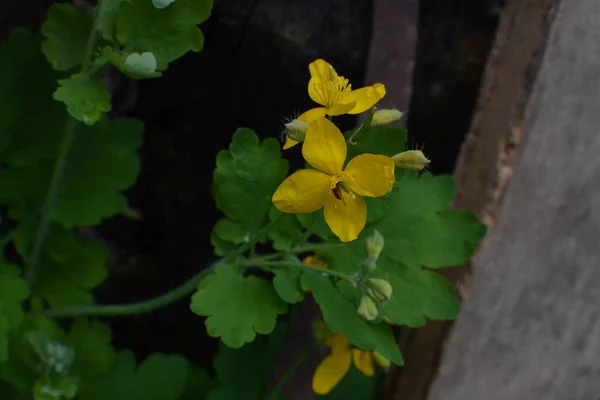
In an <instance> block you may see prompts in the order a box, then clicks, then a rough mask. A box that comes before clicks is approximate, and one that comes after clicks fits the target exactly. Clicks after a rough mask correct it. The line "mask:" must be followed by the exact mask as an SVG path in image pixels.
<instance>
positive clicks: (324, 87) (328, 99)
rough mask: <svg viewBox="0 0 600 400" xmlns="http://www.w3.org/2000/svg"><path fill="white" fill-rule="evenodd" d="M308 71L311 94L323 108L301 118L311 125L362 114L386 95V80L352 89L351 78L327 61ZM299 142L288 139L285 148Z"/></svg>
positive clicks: (314, 63) (309, 92)
mask: <svg viewBox="0 0 600 400" xmlns="http://www.w3.org/2000/svg"><path fill="white" fill-rule="evenodd" d="M308 70H309V71H310V81H309V82H308V95H309V96H310V98H311V99H312V100H313V101H314V102H315V103H318V104H320V105H322V106H323V107H317V108H313V109H311V110H308V111H306V112H305V113H303V114H302V115H300V116H299V117H298V119H299V120H301V121H304V122H306V123H307V124H310V123H311V122H312V121H313V120H314V119H316V118H320V117H324V116H325V115H331V116H336V115H342V114H360V113H362V112H365V111H367V110H368V109H370V108H371V107H373V106H374V105H375V104H377V102H378V101H379V100H381V99H382V98H383V97H384V96H385V86H384V85H383V84H382V83H376V84H374V85H373V86H366V87H364V88H360V89H356V90H352V85H351V84H350V82H349V81H348V79H346V78H344V77H343V76H340V75H338V74H337V72H336V71H335V69H334V68H333V67H332V66H331V65H330V64H329V63H328V62H327V61H325V60H322V59H318V60H316V61H314V62H312V63H310V65H309V66H308ZM297 143H298V142H297V141H294V140H292V139H289V138H287V139H286V141H285V145H284V146H283V148H284V149H289V148H290V147H292V146H294V145H296V144H297Z"/></svg>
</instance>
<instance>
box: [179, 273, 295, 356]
mask: <svg viewBox="0 0 600 400" xmlns="http://www.w3.org/2000/svg"><path fill="white" fill-rule="evenodd" d="M190 307H191V310H192V312H194V313H195V314H198V315H202V316H206V317H208V318H207V319H206V329H207V332H208V334H209V335H210V336H212V337H221V339H222V340H223V342H224V343H225V344H226V345H228V346H230V347H234V348H239V347H241V346H242V345H244V343H250V342H252V341H253V340H254V338H255V337H256V334H257V333H259V334H262V335H266V334H268V333H270V332H272V331H273V329H274V328H275V323H276V320H277V315H278V314H283V313H285V312H286V310H287V307H286V305H285V303H284V302H282V301H281V299H280V298H279V296H277V293H276V292H275V290H274V289H273V286H272V285H271V284H270V283H269V282H267V281H265V280H263V279H260V278H257V277H255V276H248V277H244V276H243V275H242V274H241V271H240V270H238V269H237V268H236V267H234V266H231V265H227V264H220V265H218V266H217V267H216V268H215V270H214V273H213V274H212V275H209V276H208V277H206V278H205V279H204V280H202V282H200V285H198V291H197V292H196V293H195V294H194V295H193V296H192V304H191V306H190Z"/></svg>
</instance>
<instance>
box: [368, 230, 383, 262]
mask: <svg viewBox="0 0 600 400" xmlns="http://www.w3.org/2000/svg"><path fill="white" fill-rule="evenodd" d="M384 244H385V240H384V239H383V235H382V234H381V233H379V231H378V230H374V231H373V233H372V234H371V235H370V236H369V237H367V240H366V247H367V256H369V258H374V259H375V260H377V259H378V258H379V255H380V254H381V251H382V250H383V245H384Z"/></svg>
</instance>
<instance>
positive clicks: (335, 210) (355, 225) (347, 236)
mask: <svg viewBox="0 0 600 400" xmlns="http://www.w3.org/2000/svg"><path fill="white" fill-rule="evenodd" d="M341 193H342V200H338V199H337V198H336V197H335V196H334V195H333V194H330V195H329V196H328V198H327V201H326V202H325V222H327V225H329V228H331V231H332V232H333V233H335V234H336V235H337V236H338V237H339V238H340V240H341V241H342V242H351V241H353V240H355V239H356V238H357V237H358V235H359V234H360V232H361V231H362V230H363V228H364V227H365V224H366V223H367V205H366V204H365V200H364V199H363V198H362V197H361V196H359V195H357V194H354V195H350V194H348V193H346V192H345V191H343V190H342V191H341Z"/></svg>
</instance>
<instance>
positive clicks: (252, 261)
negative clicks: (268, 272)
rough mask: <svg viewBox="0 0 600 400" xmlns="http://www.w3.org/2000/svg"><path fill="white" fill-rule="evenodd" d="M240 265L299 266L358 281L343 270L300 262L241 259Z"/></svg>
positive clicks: (247, 266)
mask: <svg viewBox="0 0 600 400" xmlns="http://www.w3.org/2000/svg"><path fill="white" fill-rule="evenodd" d="M238 265H239V266H240V267H246V268H249V267H270V268H300V269H304V270H310V271H314V272H318V273H320V274H327V275H329V276H335V277H336V278H340V279H344V280H346V281H348V282H358V278H356V277H354V276H352V275H348V274H344V273H343V272H338V271H332V270H330V269H325V268H319V267H313V266H312V265H307V264H302V263H299V262H297V263H292V262H286V261H254V260H248V261H241V262H239V263H238Z"/></svg>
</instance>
